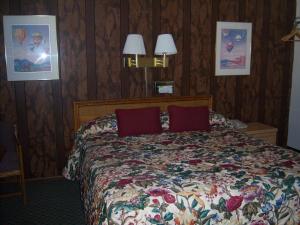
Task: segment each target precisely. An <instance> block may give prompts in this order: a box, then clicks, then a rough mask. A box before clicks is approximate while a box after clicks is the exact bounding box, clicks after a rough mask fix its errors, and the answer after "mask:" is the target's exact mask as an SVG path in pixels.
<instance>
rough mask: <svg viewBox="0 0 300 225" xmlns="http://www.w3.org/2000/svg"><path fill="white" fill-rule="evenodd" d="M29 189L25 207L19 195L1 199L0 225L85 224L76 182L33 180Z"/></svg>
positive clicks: (27, 185) (28, 183) (29, 184)
mask: <svg viewBox="0 0 300 225" xmlns="http://www.w3.org/2000/svg"><path fill="white" fill-rule="evenodd" d="M1 185H2V184H1ZM26 188H27V199H28V201H27V205H26V206H24V205H23V203H22V199H21V197H20V196H16V197H8V198H1V199H0V224H1V225H83V224H85V220H84V213H83V206H82V202H81V200H80V190H79V184H78V183H77V182H72V181H68V180H65V179H55V180H42V181H41V180H40V181H30V182H27V184H26ZM2 189H3V188H2Z"/></svg>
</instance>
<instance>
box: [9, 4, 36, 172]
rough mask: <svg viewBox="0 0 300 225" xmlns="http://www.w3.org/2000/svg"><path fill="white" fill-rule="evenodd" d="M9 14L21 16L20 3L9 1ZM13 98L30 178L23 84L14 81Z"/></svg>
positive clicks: (26, 167) (25, 165)
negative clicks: (14, 98)
mask: <svg viewBox="0 0 300 225" xmlns="http://www.w3.org/2000/svg"><path fill="white" fill-rule="evenodd" d="M9 14H10V15H21V14H22V9H21V1H20V0H11V1H9ZM14 87H15V97H16V113H17V126H18V133H19V139H20V142H21V145H22V148H23V151H24V152H23V157H24V172H25V177H30V176H31V172H30V155H29V137H28V120H27V109H26V94H25V82H24V81H15V82H14Z"/></svg>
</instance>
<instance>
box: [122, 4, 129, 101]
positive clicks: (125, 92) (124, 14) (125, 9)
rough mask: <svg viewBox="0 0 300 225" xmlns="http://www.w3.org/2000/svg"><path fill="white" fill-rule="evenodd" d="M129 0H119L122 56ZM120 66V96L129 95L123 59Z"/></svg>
mask: <svg viewBox="0 0 300 225" xmlns="http://www.w3.org/2000/svg"><path fill="white" fill-rule="evenodd" d="M128 1H129V0H120V56H121V57H122V56H123V53H122V52H123V47H124V44H125V41H126V37H127V34H128V33H129V2H128ZM120 67H121V97H122V98H128V97H129V90H128V89H129V83H128V82H129V79H128V75H129V71H128V68H124V67H123V60H121V63H120Z"/></svg>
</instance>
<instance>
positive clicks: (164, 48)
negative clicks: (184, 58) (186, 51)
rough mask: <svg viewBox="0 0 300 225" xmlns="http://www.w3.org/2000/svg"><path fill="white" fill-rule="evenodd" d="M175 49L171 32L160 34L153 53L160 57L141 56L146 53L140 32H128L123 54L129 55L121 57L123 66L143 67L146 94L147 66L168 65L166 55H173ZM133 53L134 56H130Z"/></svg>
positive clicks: (175, 51)
mask: <svg viewBox="0 0 300 225" xmlns="http://www.w3.org/2000/svg"><path fill="white" fill-rule="evenodd" d="M176 53H177V49H176V46H175V43H174V40H173V37H172V35H171V34H160V35H158V37H157V41H156V46H155V51H154V54H155V55H160V56H161V57H146V56H144V57H141V56H140V55H146V51H145V45H144V41H143V37H142V35H140V34H128V36H127V39H126V42H125V45H124V49H123V54H124V55H129V56H127V57H124V58H123V64H124V67H133V68H144V73H145V92H146V93H145V94H146V96H147V95H148V84H147V81H148V79H147V68H148V67H168V62H169V59H168V57H167V56H168V55H174V54H176ZM130 55H134V57H132V56H130Z"/></svg>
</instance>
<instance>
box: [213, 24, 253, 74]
mask: <svg viewBox="0 0 300 225" xmlns="http://www.w3.org/2000/svg"><path fill="white" fill-rule="evenodd" d="M251 38H252V23H239V22H217V37H216V65H215V66H216V75H217V76H220V75H221V76H223V75H249V74H250V62H251Z"/></svg>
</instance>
